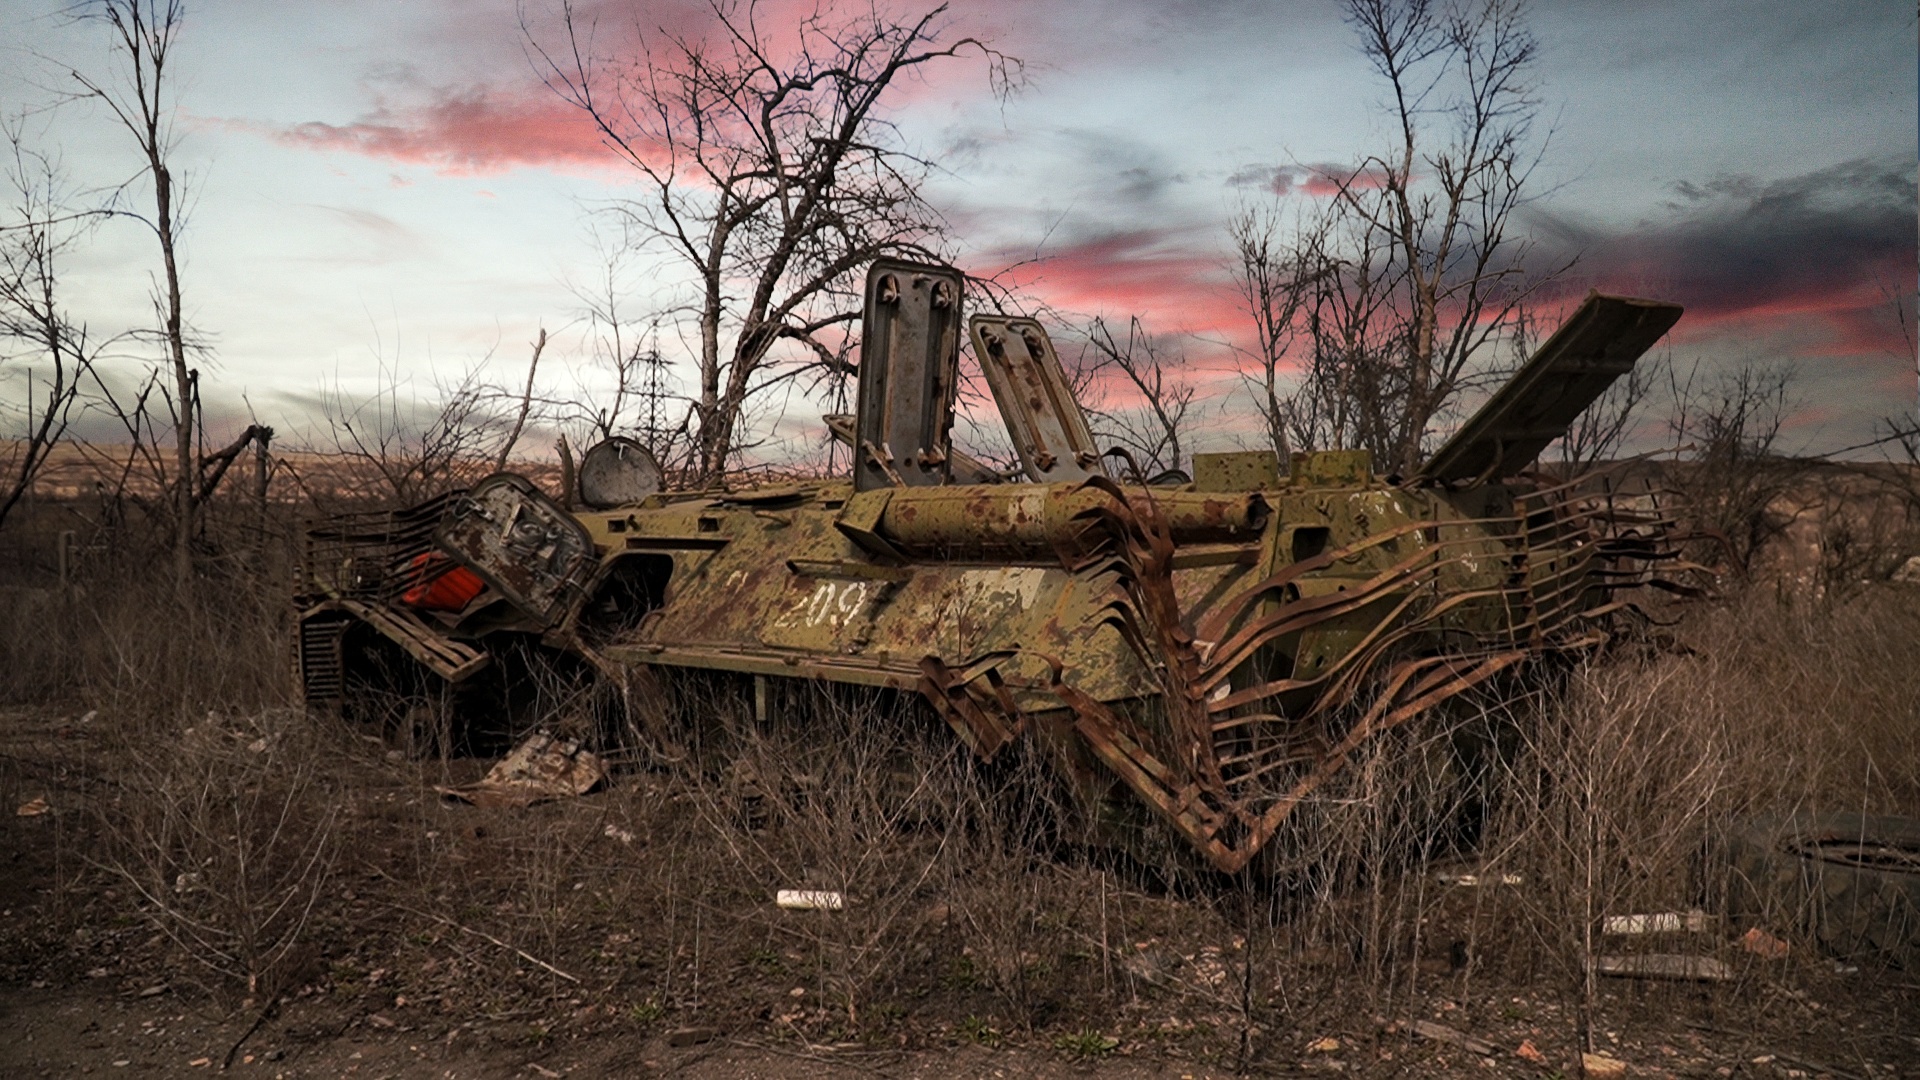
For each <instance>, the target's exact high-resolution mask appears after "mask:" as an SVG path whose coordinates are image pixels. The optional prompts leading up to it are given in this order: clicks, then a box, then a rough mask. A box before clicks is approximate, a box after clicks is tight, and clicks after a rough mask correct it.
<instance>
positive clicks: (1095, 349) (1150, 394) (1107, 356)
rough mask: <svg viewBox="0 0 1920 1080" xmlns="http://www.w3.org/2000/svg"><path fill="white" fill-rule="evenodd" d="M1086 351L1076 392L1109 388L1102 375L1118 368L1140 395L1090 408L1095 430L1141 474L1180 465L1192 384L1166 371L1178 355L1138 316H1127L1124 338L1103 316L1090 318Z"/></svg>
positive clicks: (1176, 359) (1177, 363) (1191, 400)
mask: <svg viewBox="0 0 1920 1080" xmlns="http://www.w3.org/2000/svg"><path fill="white" fill-rule="evenodd" d="M1087 350H1088V352H1087V353H1086V354H1084V355H1083V358H1082V360H1081V363H1080V364H1079V369H1080V377H1079V378H1078V379H1077V380H1076V381H1077V384H1078V385H1077V386H1076V388H1075V389H1076V392H1077V393H1082V394H1084V393H1086V392H1087V391H1088V390H1091V389H1093V388H1094V387H1096V386H1103V384H1104V385H1105V386H1106V387H1110V385H1111V383H1112V382H1113V380H1112V379H1110V378H1105V377H1103V376H1104V375H1106V374H1109V373H1113V372H1118V373H1119V374H1120V375H1121V376H1123V377H1124V378H1125V380H1126V383H1125V385H1126V386H1127V387H1130V388H1131V391H1130V392H1131V393H1137V394H1139V396H1140V401H1139V403H1138V404H1137V405H1132V404H1129V405H1122V406H1119V407H1115V408H1105V409H1102V408H1094V409H1092V410H1090V411H1092V412H1093V413H1094V419H1095V421H1096V422H1097V423H1098V424H1099V426H1100V428H1101V429H1102V430H1101V431H1100V433H1099V434H1100V435H1101V436H1103V437H1104V438H1105V439H1106V440H1110V441H1111V442H1113V443H1116V444H1118V445H1120V446H1121V447H1124V448H1125V449H1126V450H1127V451H1128V452H1129V453H1131V454H1132V455H1133V457H1134V461H1135V463H1136V464H1138V465H1139V466H1140V467H1141V468H1142V469H1144V470H1145V471H1146V473H1147V477H1145V478H1151V477H1152V476H1154V475H1156V474H1159V473H1163V472H1166V471H1169V470H1175V469H1179V468H1180V467H1181V466H1180V463H1181V462H1182V461H1183V460H1185V459H1184V456H1183V451H1182V448H1181V445H1180V436H1181V433H1182V431H1183V430H1184V429H1185V427H1186V424H1187V419H1188V415H1187V414H1188V413H1189V412H1190V411H1191V410H1192V408H1193V399H1194V386H1193V384H1192V383H1191V382H1189V381H1187V380H1186V379H1183V378H1181V377H1179V376H1178V375H1174V374H1172V373H1171V372H1170V371H1169V369H1170V368H1174V367H1178V366H1180V363H1181V361H1182V359H1183V358H1179V357H1173V356H1169V355H1168V353H1167V351H1166V349H1165V348H1164V347H1163V346H1161V345H1159V344H1157V343H1156V342H1155V341H1154V339H1153V335H1151V334H1149V333H1147V330H1146V327H1145V326H1143V325H1142V324H1141V322H1140V318H1139V316H1137V315H1136V316H1134V317H1133V318H1132V319H1130V320H1128V322H1127V334H1126V338H1125V339H1124V340H1122V339H1120V338H1116V337H1115V336H1114V334H1113V329H1112V328H1111V327H1109V326H1108V325H1107V323H1106V320H1104V319H1099V318H1096V319H1094V320H1093V322H1092V323H1091V324H1090V325H1089V326H1088V327H1087ZM1122 392H1123V393H1128V392H1129V391H1127V390H1124V389H1123V390H1122ZM1083 400H1086V399H1084V398H1083ZM1143 479H1144V478H1143Z"/></svg>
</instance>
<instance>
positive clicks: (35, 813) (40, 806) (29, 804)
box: [13, 795, 53, 817]
mask: <svg viewBox="0 0 1920 1080" xmlns="http://www.w3.org/2000/svg"><path fill="white" fill-rule="evenodd" d="M51 809H53V807H51V806H49V805H47V799H46V796H44V795H42V796H40V797H39V798H35V799H29V800H27V801H26V802H23V803H21V804H20V806H19V808H18V809H16V810H15V811H14V812H13V816H14V817H39V816H40V815H41V814H44V813H46V812H47V811H49V810H51Z"/></svg>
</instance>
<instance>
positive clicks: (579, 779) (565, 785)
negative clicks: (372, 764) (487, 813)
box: [434, 731, 607, 808]
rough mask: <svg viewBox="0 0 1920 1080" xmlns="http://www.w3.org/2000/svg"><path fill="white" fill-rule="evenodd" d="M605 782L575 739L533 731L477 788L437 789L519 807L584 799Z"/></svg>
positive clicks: (603, 771)
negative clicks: (551, 801)
mask: <svg viewBox="0 0 1920 1080" xmlns="http://www.w3.org/2000/svg"><path fill="white" fill-rule="evenodd" d="M606 778H607V767H606V766H605V765H603V764H602V763H601V761H600V759H599V758H598V757H596V756H595V755H594V754H593V753H592V752H591V751H589V750H584V749H582V748H581V746H580V743H579V742H578V741H576V740H574V739H561V738H556V737H555V736H553V735H551V734H548V733H547V732H544V731H536V732H534V733H533V734H532V735H529V736H527V738H526V739H525V740H524V741H523V742H521V743H520V745H519V746H516V747H514V748H513V753H511V754H508V755H507V756H506V757H505V758H502V759H501V761H500V763H499V764H498V765H495V766H494V767H493V768H492V769H491V770H489V771H488V772H487V776H486V779H484V780H482V781H480V782H479V783H477V784H465V785H462V786H460V787H435V788H434V790H435V791H438V792H439V793H440V794H442V795H446V796H449V797H451V798H455V799H459V800H461V801H462V802H469V803H472V804H473V805H475V806H487V807H496V806H498V807H514V808H518V807H523V806H532V805H533V804H534V803H539V802H546V801H548V800H550V799H565V798H572V797H573V796H576V795H585V794H586V793H587V792H589V791H592V790H593V789H594V788H596V787H598V786H599V785H600V784H601V782H602V781H604V780H605V779H606Z"/></svg>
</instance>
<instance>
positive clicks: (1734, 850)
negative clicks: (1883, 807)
mask: <svg viewBox="0 0 1920 1080" xmlns="http://www.w3.org/2000/svg"><path fill="white" fill-rule="evenodd" d="M1727 857H1728V860H1727V861H1728V864H1729V865H1728V869H1729V870H1730V871H1731V874H1732V877H1731V880H1730V882H1729V887H1728V906H1729V910H1730V913H1731V914H1732V915H1733V916H1734V917H1735V918H1744V919H1748V920H1756V921H1759V922H1765V923H1768V924H1772V925H1777V926H1791V927H1793V928H1795V929H1797V930H1799V931H1800V932H1802V933H1806V934H1808V935H1810V936H1811V937H1813V938H1814V939H1815V940H1817V941H1818V942H1819V943H1820V946H1821V948H1823V949H1825V950H1826V951H1827V952H1829V953H1831V954H1832V955H1834V956H1836V957H1840V958H1842V959H1846V960H1852V961H1854V962H1856V963H1858V962H1869V963H1877V964H1893V965H1898V966H1900V967H1903V968H1905V969H1907V970H1908V971H1920V819H1916V818H1907V817H1891V816H1886V815H1872V814H1850V813H1833V814H1809V813H1801V814H1793V815H1782V816H1777V817H1765V818H1755V819H1752V820H1750V821H1747V822H1745V823H1742V824H1741V825H1740V826H1738V827H1736V828H1735V829H1734V830H1733V833H1732V835H1731V837H1730V842H1729V844H1728V852H1727Z"/></svg>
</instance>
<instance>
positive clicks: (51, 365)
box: [0, 121, 96, 525]
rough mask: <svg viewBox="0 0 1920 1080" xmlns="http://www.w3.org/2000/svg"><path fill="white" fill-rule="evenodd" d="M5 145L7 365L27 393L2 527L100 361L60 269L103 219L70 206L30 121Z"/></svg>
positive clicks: (0, 317) (1, 324) (2, 236)
mask: <svg viewBox="0 0 1920 1080" xmlns="http://www.w3.org/2000/svg"><path fill="white" fill-rule="evenodd" d="M4 137H5V138H6V141H7V145H6V149H7V163H6V164H7V174H6V178H7V181H8V184H9V186H10V187H11V189H12V191H11V194H12V196H13V198H12V200H11V207H10V209H11V213H9V214H8V220H7V221H5V222H4V223H0V341H4V342H5V343H6V344H4V345H0V363H5V364H7V365H9V367H10V368H11V369H12V370H10V371H8V372H6V373H7V374H9V375H11V376H12V377H14V378H17V379H20V380H22V381H24V382H25V384H26V386H25V388H24V392H23V393H22V394H20V396H19V397H17V398H11V395H9V397H10V398H11V400H10V401H9V402H8V404H7V405H6V406H5V410H6V412H7V413H15V412H17V414H18V423H19V425H20V429H21V438H19V439H18V440H9V441H8V443H7V448H6V451H5V453H6V457H5V459H4V462H0V467H4V469H5V476H4V479H0V525H4V524H5V523H6V520H7V516H8V515H9V514H10V513H12V511H13V508H14V507H15V506H16V505H18V504H19V502H20V500H21V498H23V497H24V496H25V495H26V494H27V492H28V491H30V490H32V488H33V484H34V481H35V479H36V478H37V477H38V476H39V474H40V471H41V469H42V468H44V467H45V465H46V464H47V460H48V458H49V457H50V455H51V454H52V453H53V450H54V448H55V447H57V446H58V445H59V444H60V441H61V440H62V439H64V438H65V437H66V434H67V426H68V423H69V421H70V420H71V419H72V416H73V410H74V407H75V404H76V402H78V401H79V397H80V388H81V383H82V381H83V380H84V379H85V377H86V376H87V374H88V372H89V371H90V370H91V368H92V365H93V360H94V356H95V352H94V348H95V347H94V346H93V345H92V344H91V343H90V342H89V341H88V337H87V328H86V327H85V326H84V325H81V324H79V323H76V322H75V321H74V320H73V318H72V316H71V315H70V314H69V313H68V311H67V309H66V308H65V306H64V305H63V304H62V302H61V299H60V295H59V286H60V273H59V265H58V264H59V260H60V258H61V256H62V255H64V254H65V253H66V252H67V251H69V250H70V249H71V247H72V245H73V244H74V243H75V241H76V240H77V236H78V234H77V230H79V229H81V228H84V227H85V226H86V225H87V224H89V222H90V221H91V220H92V219H93V218H94V217H96V215H95V214H92V213H88V212H86V211H75V210H72V209H71V208H70V207H69V206H68V203H67V199H66V195H67V191H66V189H65V184H64V181H63V179H62V175H61V171H60V166H59V162H58V160H57V159H55V158H53V157H51V156H49V155H47V154H45V153H42V152H40V151H38V150H36V149H34V148H33V147H32V146H30V145H29V143H28V140H27V137H26V132H25V130H24V122H23V121H14V122H10V123H8V124H7V125H5V127H4ZM16 401H17V402H18V404H17V405H16V404H14V402H16ZM6 422H7V424H8V426H10V427H11V426H12V425H13V424H14V422H15V417H14V416H11V415H9V416H7V417H6Z"/></svg>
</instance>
